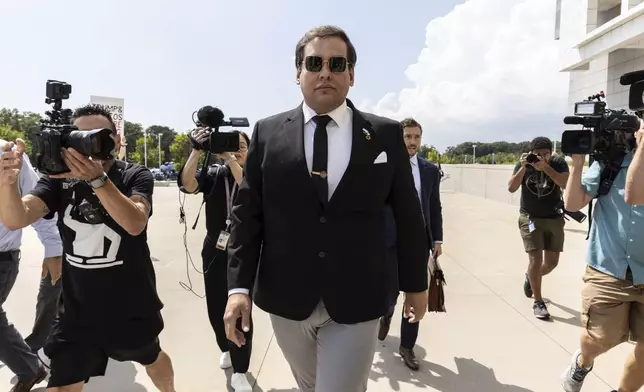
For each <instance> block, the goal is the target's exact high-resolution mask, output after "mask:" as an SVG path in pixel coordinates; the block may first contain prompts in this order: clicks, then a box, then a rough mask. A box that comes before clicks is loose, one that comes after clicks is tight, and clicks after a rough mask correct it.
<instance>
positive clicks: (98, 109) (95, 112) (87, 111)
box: [74, 103, 116, 133]
mask: <svg viewBox="0 0 644 392" xmlns="http://www.w3.org/2000/svg"><path fill="white" fill-rule="evenodd" d="M85 116H103V117H105V118H106V119H107V120H108V121H109V122H110V125H111V127H112V131H114V133H116V124H114V120H112V115H111V114H110V112H109V111H108V110H107V109H105V108H104V107H103V106H99V105H93V104H91V103H90V104H88V105H85V106H81V107H79V108H78V109H76V111H74V119H77V118H79V117H85Z"/></svg>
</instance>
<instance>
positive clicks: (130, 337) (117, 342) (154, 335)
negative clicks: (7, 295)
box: [44, 314, 163, 388]
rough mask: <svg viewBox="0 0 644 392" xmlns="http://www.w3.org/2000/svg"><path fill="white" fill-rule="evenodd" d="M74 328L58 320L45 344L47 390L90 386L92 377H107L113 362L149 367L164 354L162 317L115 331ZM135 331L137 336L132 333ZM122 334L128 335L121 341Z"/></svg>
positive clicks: (132, 322)
mask: <svg viewBox="0 0 644 392" xmlns="http://www.w3.org/2000/svg"><path fill="white" fill-rule="evenodd" d="M72 325H73V324H72ZM72 325H70V323H61V322H60V321H59V320H56V321H55V323H54V327H53V329H52V334H51V336H50V337H49V339H48V341H47V343H46V344H45V347H44V351H45V354H46V355H47V356H48V357H49V359H50V360H51V364H50V378H49V383H48V384H47V388H54V387H62V386H66V385H73V384H77V383H79V382H88V381H89V379H90V378H91V377H99V376H104V375H105V371H106V369H107V363H108V360H109V359H110V358H112V359H114V360H116V361H120V362H125V361H132V362H137V363H140V364H141V365H144V366H146V365H151V364H153V363H154V362H156V360H157V358H158V356H159V353H160V352H161V346H160V343H159V337H158V336H159V333H160V332H161V330H162V329H163V319H162V318H161V315H160V314H159V315H158V317H150V318H145V319H137V320H125V321H123V322H120V323H118V324H114V325H113V326H112V328H107V327H105V328H94V327H87V326H83V327H79V326H72ZM130 327H132V328H130ZM128 330H129V331H130V333H128V332H127V331H128ZM133 331H136V332H135V334H132V333H131V332H133ZM122 334H127V335H124V336H122V338H119V335H122Z"/></svg>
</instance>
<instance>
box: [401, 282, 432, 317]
mask: <svg viewBox="0 0 644 392" xmlns="http://www.w3.org/2000/svg"><path fill="white" fill-rule="evenodd" d="M427 301H428V297H427V290H425V291H422V292H420V293H405V302H404V303H403V317H405V318H406V319H408V320H409V322H410V323H417V322H419V321H420V320H422V318H423V317H424V316H425V313H426V312H427Z"/></svg>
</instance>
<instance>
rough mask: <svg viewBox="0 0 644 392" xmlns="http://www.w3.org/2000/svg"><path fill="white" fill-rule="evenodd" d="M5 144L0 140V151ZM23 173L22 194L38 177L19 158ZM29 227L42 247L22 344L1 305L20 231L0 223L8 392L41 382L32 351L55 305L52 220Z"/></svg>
mask: <svg viewBox="0 0 644 392" xmlns="http://www.w3.org/2000/svg"><path fill="white" fill-rule="evenodd" d="M5 143H6V142H5V141H3V140H0V148H2V146H4V144H5ZM23 159H24V162H23V170H21V171H20V175H19V178H18V181H19V187H18V189H19V191H20V193H21V194H23V195H26V194H27V193H28V192H30V191H31V190H32V189H33V188H34V187H35V186H36V183H37V182H38V179H39V177H38V174H37V173H36V171H35V170H34V168H33V167H32V166H31V163H30V162H29V160H28V159H27V156H26V155H23ZM32 227H33V228H34V229H35V230H36V233H37V234H38V238H39V239H40V242H42V244H43V245H44V247H45V258H44V261H43V276H42V278H43V279H42V281H41V285H40V292H39V293H38V304H37V307H36V309H37V311H36V322H35V324H34V329H33V332H32V334H31V335H30V336H29V337H27V339H26V341H25V339H23V338H22V336H21V335H20V332H18V330H16V328H15V327H14V326H13V324H11V323H10V322H9V321H8V319H7V315H6V313H5V311H4V310H3V309H2V305H3V304H4V302H5V301H6V300H7V297H8V296H9V293H10V292H11V289H12V288H13V285H14V283H15V282H16V277H17V276H18V264H19V261H20V245H21V242H22V230H14V231H10V230H8V229H7V228H6V227H5V226H4V225H2V223H0V361H2V362H3V363H4V364H5V365H7V367H9V369H10V370H11V371H12V372H13V373H14V374H16V375H17V376H18V382H17V383H16V385H15V386H14V387H13V389H11V392H27V391H30V390H31V389H32V388H33V386H34V385H36V384H38V383H39V382H41V381H43V380H44V378H45V377H46V376H47V372H46V370H45V368H44V367H43V365H42V364H41V363H40V361H39V360H38V356H37V355H36V352H37V351H38V350H39V349H40V348H42V346H43V345H44V343H45V340H46V339H47V336H48V335H49V332H50V331H51V326H52V323H53V319H54V316H55V314H56V302H57V301H58V297H59V296H60V287H61V286H60V282H59V281H58V280H59V279H60V275H61V255H62V242H61V239H60V234H59V232H58V228H57V227H56V221H55V220H45V219H40V220H38V221H37V222H35V223H34V224H33V225H32Z"/></svg>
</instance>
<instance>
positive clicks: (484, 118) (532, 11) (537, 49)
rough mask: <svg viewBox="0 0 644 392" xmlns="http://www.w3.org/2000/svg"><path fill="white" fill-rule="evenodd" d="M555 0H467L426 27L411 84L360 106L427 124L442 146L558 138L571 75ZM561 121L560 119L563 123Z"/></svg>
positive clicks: (429, 140)
mask: <svg viewBox="0 0 644 392" xmlns="http://www.w3.org/2000/svg"><path fill="white" fill-rule="evenodd" d="M554 21H555V1H554V0H469V1H467V2H466V3H464V4H462V5H459V6H456V7H455V8H454V10H452V12H450V13H449V14H447V15H446V16H444V17H441V18H436V19H434V20H432V21H431V22H430V23H429V24H428V25H427V29H426V40H425V48H423V49H422V50H421V52H420V55H419V56H418V61H417V62H416V63H415V64H412V65H410V66H409V67H408V68H407V71H406V76H407V78H408V79H409V80H410V81H411V82H412V83H413V87H411V88H405V89H403V90H402V91H400V92H397V93H389V94H387V95H385V96H384V97H383V98H381V99H380V100H379V101H378V102H376V103H374V102H363V103H362V104H361V105H360V108H361V109H363V110H366V111H371V112H375V113H378V114H380V115H383V116H387V117H391V118H395V119H402V118H404V117H407V116H413V117H415V118H416V119H418V120H419V121H420V122H421V124H422V125H423V127H424V129H427V132H425V135H424V136H425V138H424V139H425V140H424V142H426V143H430V144H435V145H437V146H438V147H440V148H444V147H446V146H448V145H454V144H457V143H460V142H464V141H468V140H480V141H494V140H528V139H531V138H533V137H535V136H538V135H546V136H550V137H554V138H557V137H558V136H559V135H560V132H561V131H562V130H563V125H562V120H561V119H562V116H564V115H565V114H566V105H567V95H568V75H567V74H565V73H561V72H559V69H558V56H559V46H558V41H555V40H554ZM560 124H561V125H560Z"/></svg>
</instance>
